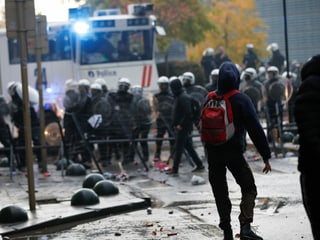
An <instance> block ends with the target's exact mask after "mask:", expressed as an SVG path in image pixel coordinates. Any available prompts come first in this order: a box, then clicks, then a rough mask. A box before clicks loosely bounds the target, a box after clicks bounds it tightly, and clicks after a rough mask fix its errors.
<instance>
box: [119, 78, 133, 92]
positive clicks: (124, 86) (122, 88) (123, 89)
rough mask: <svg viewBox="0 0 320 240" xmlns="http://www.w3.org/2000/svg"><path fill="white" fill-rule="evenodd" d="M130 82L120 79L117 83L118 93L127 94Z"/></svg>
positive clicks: (126, 79)
mask: <svg viewBox="0 0 320 240" xmlns="http://www.w3.org/2000/svg"><path fill="white" fill-rule="evenodd" d="M130 85H131V83H130V80H129V79H128V78H125V77H122V78H120V79H119V81H118V91H120V92H127V91H128V90H129V88H130Z"/></svg>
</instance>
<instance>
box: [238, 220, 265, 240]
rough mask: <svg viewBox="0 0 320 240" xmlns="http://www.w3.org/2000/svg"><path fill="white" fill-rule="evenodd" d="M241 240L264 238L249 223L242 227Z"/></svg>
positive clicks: (259, 239) (260, 239) (261, 239)
mask: <svg viewBox="0 0 320 240" xmlns="http://www.w3.org/2000/svg"><path fill="white" fill-rule="evenodd" d="M240 240H263V238H262V237H260V236H258V235H257V234H255V233H254V232H253V231H252V230H251V227H250V224H249V223H247V224H244V225H242V226H241V227H240Z"/></svg>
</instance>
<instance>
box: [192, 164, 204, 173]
mask: <svg viewBox="0 0 320 240" xmlns="http://www.w3.org/2000/svg"><path fill="white" fill-rule="evenodd" d="M204 169H205V168H204V166H203V165H202V166H198V167H196V168H195V169H193V170H192V172H202V171H204Z"/></svg>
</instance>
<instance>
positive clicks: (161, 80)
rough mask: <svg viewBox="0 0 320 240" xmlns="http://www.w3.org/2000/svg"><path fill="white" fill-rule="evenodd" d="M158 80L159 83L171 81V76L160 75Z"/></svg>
mask: <svg viewBox="0 0 320 240" xmlns="http://www.w3.org/2000/svg"><path fill="white" fill-rule="evenodd" d="M157 82H158V84H159V83H169V78H168V77H166V76H161V77H159V79H158V81H157Z"/></svg>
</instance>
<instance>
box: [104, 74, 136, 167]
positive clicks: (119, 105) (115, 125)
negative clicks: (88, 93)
mask: <svg viewBox="0 0 320 240" xmlns="http://www.w3.org/2000/svg"><path fill="white" fill-rule="evenodd" d="M130 86H131V83H130V80H129V79H128V78H125V77H122V78H120V79H119V81H118V89H117V91H116V92H110V93H109V95H108V100H109V102H110V104H111V108H112V116H113V119H112V122H111V125H110V139H126V140H128V141H124V142H121V143H115V144H112V147H111V150H113V151H114V152H115V154H116V159H117V160H119V159H120V157H121V156H120V151H119V150H120V149H121V150H122V151H121V152H122V153H123V160H122V163H123V164H128V163H130V162H133V158H132V154H131V153H132V147H133V146H132V143H131V141H130V140H132V138H133V128H134V125H133V124H134V115H133V111H134V101H133V100H134V96H133V94H132V93H130V92H129V89H130ZM111 154H112V151H108V159H111V157H112V156H111Z"/></svg>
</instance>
